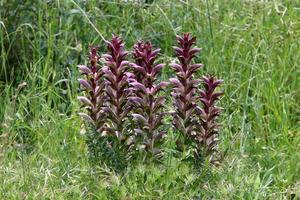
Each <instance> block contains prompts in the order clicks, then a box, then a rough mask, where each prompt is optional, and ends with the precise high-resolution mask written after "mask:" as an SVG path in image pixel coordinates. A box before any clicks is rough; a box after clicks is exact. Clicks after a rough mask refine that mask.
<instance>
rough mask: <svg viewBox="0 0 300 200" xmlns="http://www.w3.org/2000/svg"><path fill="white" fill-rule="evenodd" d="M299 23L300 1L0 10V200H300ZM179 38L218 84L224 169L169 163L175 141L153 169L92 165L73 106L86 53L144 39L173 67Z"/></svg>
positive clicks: (51, 3) (14, 5)
mask: <svg viewBox="0 0 300 200" xmlns="http://www.w3.org/2000/svg"><path fill="white" fill-rule="evenodd" d="M299 22H300V3H299V1H270V2H263V3H262V2H261V1H229V0H228V1H227V0H216V1H215V0H214V1H212V0H206V1H200V0H186V1H184V0H182V1H177V0H176V1H175V0H174V1H169V0H157V1H154V2H149V3H134V2H133V1H101V0H97V1H96V0H94V1H93V0H90V1H73V0H66V1H62V0H48V1H36V0H26V1H22V0H0V52H1V53H0V105H1V106H0V123H1V126H0V199H293V198H294V199H297V198H300V153H299V152H300V124H299V120H300V119H299V116H300V103H299V102H300V89H299V88H300V58H299V57H300V40H299V38H300V23H299ZM182 32H191V33H192V34H194V35H195V36H197V37H198V46H199V47H202V48H203V51H202V53H201V56H200V57H199V58H198V61H199V62H202V63H204V64H205V67H204V69H202V71H201V70H200V71H201V73H199V76H201V75H202V74H204V73H205V74H207V73H211V74H214V75H216V76H217V77H218V78H222V79H224V81H225V84H224V85H223V89H224V91H225V94H226V95H225V96H224V97H223V98H222V100H221V104H222V106H223V107H224V108H225V110H224V112H223V115H222V117H221V118H220V121H221V123H222V126H223V128H222V130H221V133H220V136H221V137H220V147H219V148H220V151H221V152H223V154H224V155H225V157H224V160H223V161H222V163H221V165H220V166H218V167H215V166H212V165H210V164H208V163H205V164H204V165H203V166H195V164H193V163H190V162H186V161H181V160H180V158H176V157H174V156H173V154H174V152H173V150H172V149H174V148H173V146H174V144H173V140H172V138H174V135H173V133H172V131H171V130H169V133H168V137H167V141H166V144H165V146H166V156H165V157H164V159H163V160H162V162H161V163H159V164H157V163H156V164H155V163H151V162H148V163H146V164H143V163H142V162H137V163H135V164H132V165H130V166H129V167H128V168H127V169H126V170H125V171H124V172H122V173H116V172H115V171H114V170H112V169H110V168H109V167H107V166H105V165H100V164H97V163H94V162H91V161H90V160H89V157H88V152H87V146H86V143H85V139H86V136H85V135H86V133H85V129H84V126H82V120H81V119H80V118H79V117H78V115H77V113H78V111H79V102H78V100H77V99H76V97H77V95H78V92H79V91H78V83H77V78H78V76H79V73H78V71H77V67H76V65H77V64H82V63H84V62H85V60H86V55H87V51H88V45H89V44H95V45H100V48H101V49H102V50H104V49H105V47H104V44H103V41H102V38H101V36H103V37H104V38H107V39H108V38H110V37H111V34H112V33H116V34H119V35H121V36H122V37H123V38H124V41H126V46H127V48H128V49H131V48H132V46H133V44H134V42H135V41H136V39H139V38H144V39H148V40H151V41H152V42H153V43H154V45H155V46H156V47H160V48H161V49H162V51H161V53H162V55H161V59H162V61H163V62H166V63H169V62H170V61H171V60H172V58H173V57H174V53H173V50H172V46H173V45H174V44H175V34H181V33H182ZM170 76H173V72H172V70H171V69H170V68H169V67H166V68H165V70H164V72H163V76H162V77H161V79H163V80H165V79H167V78H169V77H170Z"/></svg>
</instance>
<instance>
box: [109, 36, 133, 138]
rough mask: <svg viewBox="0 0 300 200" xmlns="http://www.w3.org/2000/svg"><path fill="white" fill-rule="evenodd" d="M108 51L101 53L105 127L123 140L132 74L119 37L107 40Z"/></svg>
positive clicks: (125, 136) (129, 108)
mask: <svg viewBox="0 0 300 200" xmlns="http://www.w3.org/2000/svg"><path fill="white" fill-rule="evenodd" d="M107 50H108V53H107V54H105V55H103V57H104V59H105V67H104V68H103V72H104V76H105V79H106V87H105V92H106V95H107V101H108V102H107V104H106V106H105V108H104V111H105V112H106V113H107V117H108V120H109V122H110V124H109V127H108V128H107V129H106V130H107V132H108V133H109V134H112V135H114V136H116V137H117V138H118V140H119V141H125V140H126V139H127V138H128V136H127V135H125V131H124V122H125V120H126V118H127V115H128V113H129V112H130V110H131V106H130V105H129V103H128V96H129V90H128V88H127V87H128V79H129V78H130V77H131V76H132V74H130V73H129V72H127V70H128V61H126V60H125V57H126V55H127V54H128V52H127V51H125V50H124V43H123V41H122V39H121V38H120V37H117V36H113V37H112V39H111V41H108V42H107Z"/></svg>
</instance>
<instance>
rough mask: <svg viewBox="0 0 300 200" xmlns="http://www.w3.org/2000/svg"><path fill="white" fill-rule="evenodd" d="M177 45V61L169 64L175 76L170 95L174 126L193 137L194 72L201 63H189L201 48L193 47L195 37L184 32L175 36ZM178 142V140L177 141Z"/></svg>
mask: <svg viewBox="0 0 300 200" xmlns="http://www.w3.org/2000/svg"><path fill="white" fill-rule="evenodd" d="M176 38H177V43H178V45H179V46H178V47H174V50H175V52H176V56H177V58H178V60H179V63H178V64H177V63H172V64H171V65H170V66H171V67H172V68H173V69H174V71H175V72H176V76H177V77H176V78H171V79H170V82H171V83H172V85H173V93H172V96H173V98H174V107H175V113H174V115H173V124H174V127H175V128H176V129H177V130H178V131H180V132H181V133H183V135H184V136H186V137H188V138H194V134H193V131H194V120H193V116H194V114H195V108H196V106H197V104H196V102H197V97H196V88H197V85H198V83H199V82H200V80H198V79H194V74H195V72H196V71H197V70H198V69H199V68H201V67H202V64H191V61H192V59H193V58H194V57H195V56H196V53H197V52H199V51H200V50H201V49H199V48H196V47H193V46H194V44H195V42H196V38H195V37H191V35H190V34H189V33H185V34H184V35H183V36H182V37H180V36H177V37H176ZM178 142H179V141H178Z"/></svg>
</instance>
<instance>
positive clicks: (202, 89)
mask: <svg viewBox="0 0 300 200" xmlns="http://www.w3.org/2000/svg"><path fill="white" fill-rule="evenodd" d="M176 39H177V43H178V46H177V47H174V50H175V53H176V57H177V60H178V61H177V62H174V63H171V64H170V67H171V68H172V69H173V70H174V72H175V77H174V78H170V79H169V81H161V79H160V76H159V75H160V72H161V70H162V68H163V67H165V65H164V64H163V63H160V62H158V61H157V58H158V55H159V52H160V49H156V48H154V47H153V45H152V44H151V42H149V41H147V42H143V41H138V42H137V43H136V44H135V45H134V48H133V51H132V52H131V54H132V58H133V60H130V59H129V56H128V54H129V52H128V51H126V50H125V47H124V43H123V41H122V39H121V38H120V37H118V36H113V37H112V39H111V40H110V41H108V42H107V53H106V54H103V55H102V56H99V55H98V53H97V50H98V49H97V48H95V47H92V48H91V50H90V55H89V65H87V66H85V65H80V66H79V70H80V72H81V73H82V74H83V78H82V79H79V83H80V85H81V86H82V88H83V89H84V91H85V93H84V94H85V95H84V96H80V97H78V99H79V100H80V101H81V102H82V104H83V105H84V107H85V110H86V112H82V113H80V115H81V116H82V117H83V118H85V119H86V121H87V123H88V124H89V125H90V126H91V127H94V133H95V134H94V137H95V136H96V135H97V137H95V139H96V140H103V141H105V142H106V143H105V144H106V145H107V146H108V147H109V148H111V149H114V148H115V146H114V145H112V144H115V143H117V144H118V146H119V147H120V146H121V147H122V149H123V150H125V154H130V153H131V151H135V150H143V151H145V152H148V153H150V155H152V156H153V155H156V154H157V153H159V152H162V151H163V142H162V141H163V140H162V139H163V138H165V137H166V136H167V135H166V132H167V131H166V130H167V129H166V127H167V124H164V116H165V115H166V114H169V115H170V116H172V118H173V130H174V133H176V134H179V135H180V137H178V139H177V142H176V143H177V146H178V149H180V150H184V149H192V148H194V150H195V154H196V156H197V157H199V156H200V157H207V156H209V155H212V154H213V152H215V151H216V145H217V140H218V124H217V121H216V119H217V117H218V116H219V114H220V111H221V109H220V108H219V107H217V106H216V102H217V100H219V98H220V96H221V95H222V94H223V93H222V92H218V91H217V90H216V88H217V87H218V86H219V85H220V84H221V83H222V82H223V81H222V80H218V79H216V78H215V77H214V76H211V75H208V76H203V77H201V78H197V72H198V71H199V69H200V68H201V67H202V64H198V63H194V58H195V57H196V55H197V53H198V52H200V51H201V49H200V48H197V47H195V44H196V38H195V37H192V36H191V35H190V34H189V33H185V34H183V36H177V37H176ZM100 60H103V61H104V64H100ZM168 85H171V86H172V93H171V96H172V101H173V104H170V103H168V102H167V99H168V98H167V97H168V96H169V94H168V92H167V91H168V90H164V89H165V88H166V87H168ZM166 105H173V107H172V106H169V107H168V106H166ZM171 110H172V111H171ZM162 126H163V128H164V130H162ZM108 138H109V139H108Z"/></svg>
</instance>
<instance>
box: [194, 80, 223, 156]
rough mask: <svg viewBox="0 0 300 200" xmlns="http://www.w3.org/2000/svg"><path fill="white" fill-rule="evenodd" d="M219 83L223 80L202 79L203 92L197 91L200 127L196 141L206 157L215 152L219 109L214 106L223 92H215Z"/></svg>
mask: <svg viewBox="0 0 300 200" xmlns="http://www.w3.org/2000/svg"><path fill="white" fill-rule="evenodd" d="M221 83H223V80H219V79H216V78H215V77H213V76H203V77H202V85H203V86H204V90H200V91H199V94H200V95H199V97H200V101H201V103H202V107H198V108H197V113H198V117H199V120H200V122H201V126H199V128H198V130H199V131H200V134H197V138H196V140H197V141H198V143H199V144H200V146H201V147H202V152H203V154H206V155H207V154H212V153H213V152H214V151H216V150H217V149H216V144H217V141H218V124H217V122H216V118H217V117H218V116H219V115H220V112H221V108H220V107H217V106H216V105H215V104H216V101H217V100H219V98H220V96H222V95H223V92H216V91H215V90H216V88H217V87H218V86H219V85H220V84H221Z"/></svg>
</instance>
